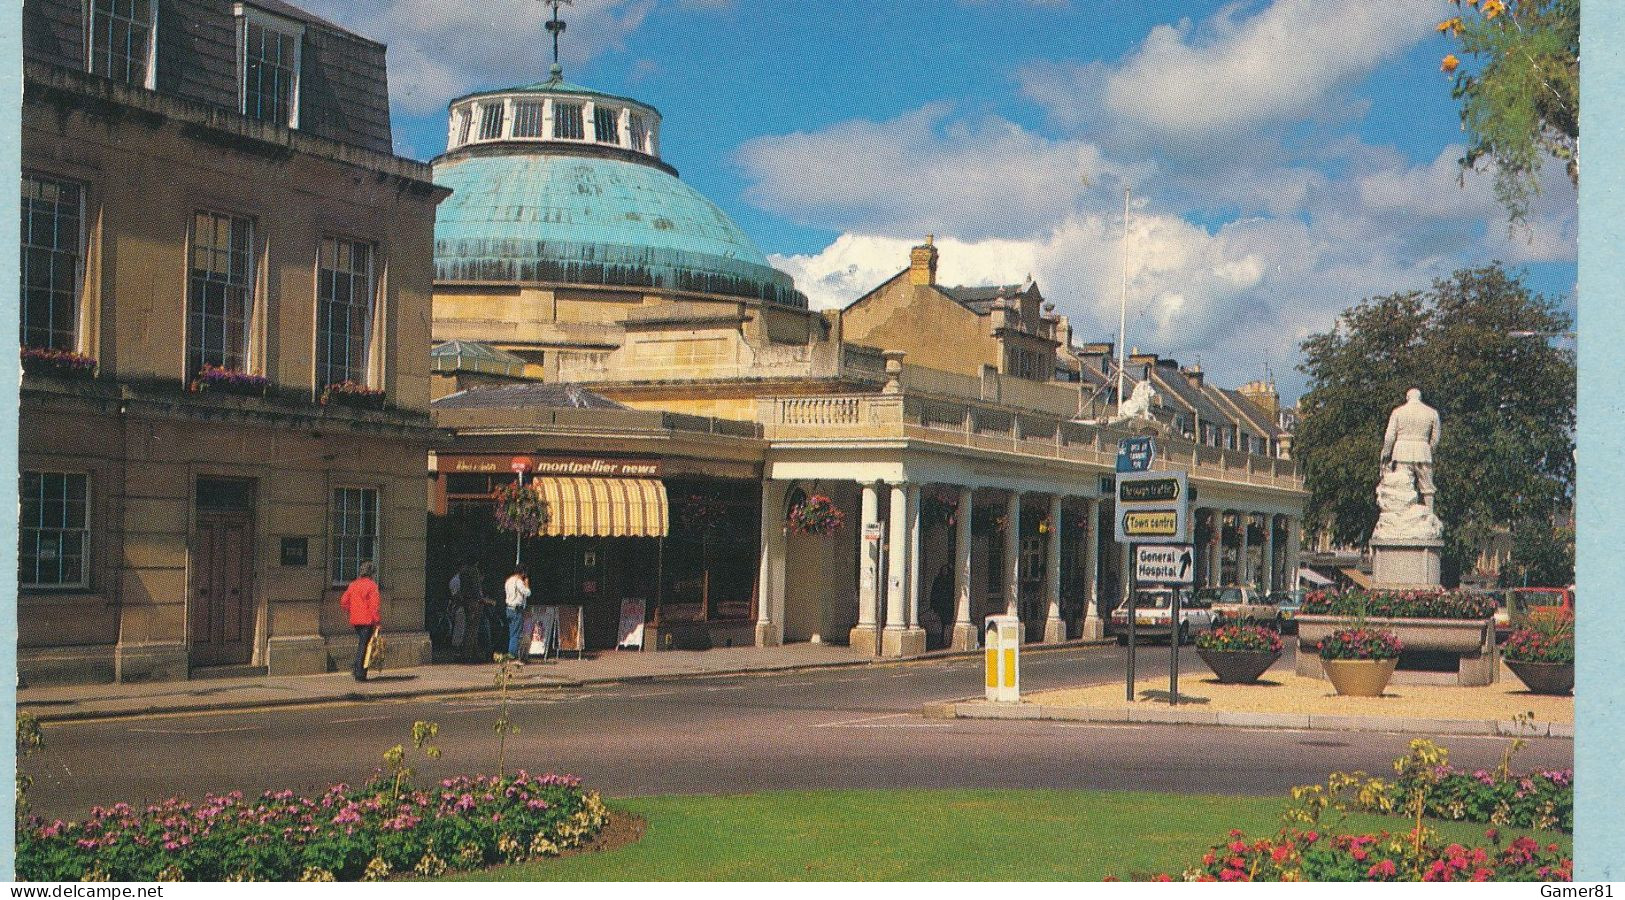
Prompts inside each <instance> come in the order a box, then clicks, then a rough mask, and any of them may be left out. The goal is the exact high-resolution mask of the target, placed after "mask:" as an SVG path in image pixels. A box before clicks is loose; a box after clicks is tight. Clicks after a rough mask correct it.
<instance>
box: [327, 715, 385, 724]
mask: <svg viewBox="0 0 1625 900" xmlns="http://www.w3.org/2000/svg"><path fill="white" fill-rule="evenodd" d="M387 718H389V716H362V717H361V718H359V719H334V720H333V722H332V724H334V725H348V724H350V723H351V722H382V721H383V720H385V719H387Z"/></svg>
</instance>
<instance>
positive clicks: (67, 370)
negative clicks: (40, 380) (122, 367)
mask: <svg viewBox="0 0 1625 900" xmlns="http://www.w3.org/2000/svg"><path fill="white" fill-rule="evenodd" d="M23 371H24V372H27V373H28V374H30V375H50V376H55V377H57V378H91V377H93V376H95V374H96V358H95V357H93V356H86V355H85V354H83V353H74V352H72V351H70V350H56V349H53V348H51V347H24V348H23Z"/></svg>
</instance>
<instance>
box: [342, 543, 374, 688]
mask: <svg viewBox="0 0 1625 900" xmlns="http://www.w3.org/2000/svg"><path fill="white" fill-rule="evenodd" d="M373 571H374V569H373V565H372V560H370V559H368V560H362V562H361V566H360V568H359V570H358V571H357V572H356V576H355V580H354V581H352V582H350V586H349V587H347V588H345V589H344V596H342V597H340V598H339V605H340V606H342V607H344V611H345V612H347V613H349V614H350V624H351V625H352V626H354V628H355V639H356V645H355V665H354V666H352V667H351V669H350V671H351V674H353V675H354V676H355V680H356V681H366V680H367V666H366V660H367V644H368V643H370V642H371V641H372V636H373V635H374V634H377V633H378V626H380V625H382V624H383V623H384V620H383V618H382V616H380V614H379V610H380V607H381V606H382V602H381V601H382V598H381V597H380V596H379V594H378V582H376V581H374V580H373V578H372V574H373Z"/></svg>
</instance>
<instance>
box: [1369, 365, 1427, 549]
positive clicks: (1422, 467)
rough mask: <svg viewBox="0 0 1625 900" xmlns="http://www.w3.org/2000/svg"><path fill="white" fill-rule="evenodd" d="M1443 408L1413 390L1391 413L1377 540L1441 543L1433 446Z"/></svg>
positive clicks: (1380, 484) (1384, 441)
mask: <svg viewBox="0 0 1625 900" xmlns="http://www.w3.org/2000/svg"><path fill="white" fill-rule="evenodd" d="M1438 445H1439V412H1438V410H1435V409H1434V408H1433V407H1431V406H1428V405H1427V404H1426V403H1423V402H1422V392H1421V391H1419V390H1417V389H1416V388H1411V389H1410V390H1409V391H1407V392H1406V393H1405V402H1404V403H1403V404H1402V405H1400V406H1398V407H1395V408H1394V411H1393V412H1392V413H1390V414H1389V416H1388V430H1387V432H1386V433H1385V434H1384V435H1383V438H1382V480H1381V481H1379V482H1378V483H1377V509H1378V511H1379V513H1378V516H1377V527H1376V529H1375V530H1374V531H1373V532H1372V533H1371V540H1372V543H1379V542H1384V541H1399V542H1410V541H1437V540H1439V539H1440V538H1442V537H1443V536H1444V524H1443V523H1442V522H1440V521H1439V517H1438V516H1435V515H1434V514H1433V494H1434V485H1433V449H1434V448H1435V447H1437V446H1438Z"/></svg>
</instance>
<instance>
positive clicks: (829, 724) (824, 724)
mask: <svg viewBox="0 0 1625 900" xmlns="http://www.w3.org/2000/svg"><path fill="white" fill-rule="evenodd" d="M907 715H912V713H888V714H886V715H884V716H868V717H866V718H862V719H846V720H844V721H840V722H821V723H819V724H817V725H814V726H813V727H814V728H835V727H838V726H841V725H859V724H862V723H864V722H879V721H880V720H882V719H896V718H899V717H901V716H907Z"/></svg>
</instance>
